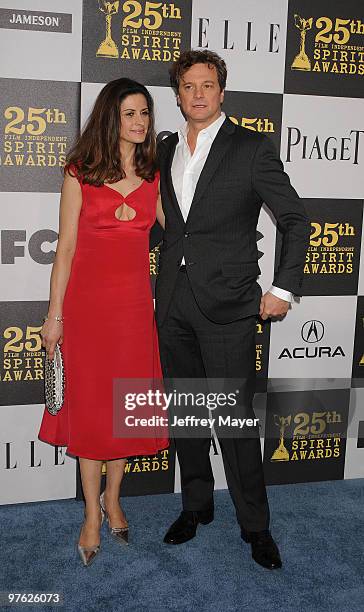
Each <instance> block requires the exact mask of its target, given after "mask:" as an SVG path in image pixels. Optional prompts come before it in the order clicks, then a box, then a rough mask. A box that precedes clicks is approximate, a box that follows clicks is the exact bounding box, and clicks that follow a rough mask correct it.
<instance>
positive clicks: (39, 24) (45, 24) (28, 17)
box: [0, 8, 72, 33]
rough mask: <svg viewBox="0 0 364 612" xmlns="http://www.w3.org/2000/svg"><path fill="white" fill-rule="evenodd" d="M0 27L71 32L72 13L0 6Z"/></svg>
mask: <svg viewBox="0 0 364 612" xmlns="http://www.w3.org/2000/svg"><path fill="white" fill-rule="evenodd" d="M0 28H4V29H5V28H7V29H14V30H37V31H41V30H43V31H46V32H62V33H71V32H72V15H71V14H69V13H48V12H47V13H46V12H41V11H18V10H15V9H5V8H0Z"/></svg>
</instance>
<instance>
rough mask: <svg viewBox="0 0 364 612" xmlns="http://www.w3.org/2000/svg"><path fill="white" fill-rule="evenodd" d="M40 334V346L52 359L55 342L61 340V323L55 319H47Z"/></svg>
mask: <svg viewBox="0 0 364 612" xmlns="http://www.w3.org/2000/svg"><path fill="white" fill-rule="evenodd" d="M40 335H41V338H42V346H44V348H45V350H46V351H47V354H48V357H49V358H50V359H53V357H54V349H55V347H56V344H57V342H58V344H62V342H63V323H61V322H60V321H56V320H55V319H48V320H47V321H45V322H44V324H43V327H42V329H41V332H40Z"/></svg>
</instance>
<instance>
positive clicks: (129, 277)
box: [38, 174, 169, 460]
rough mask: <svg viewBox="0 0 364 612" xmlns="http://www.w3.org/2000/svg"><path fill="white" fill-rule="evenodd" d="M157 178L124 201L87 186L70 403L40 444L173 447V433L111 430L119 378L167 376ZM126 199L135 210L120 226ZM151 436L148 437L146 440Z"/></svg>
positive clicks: (90, 455)
mask: <svg viewBox="0 0 364 612" xmlns="http://www.w3.org/2000/svg"><path fill="white" fill-rule="evenodd" d="M158 181H159V174H157V175H156V177H155V179H154V181H153V182H151V183H148V182H147V181H145V180H144V181H143V182H142V183H141V185H139V187H138V188H137V189H135V190H134V191H133V192H132V193H130V194H128V195H127V196H126V197H125V198H124V197H123V196H122V195H120V194H119V193H118V192H117V191H116V190H115V189H113V188H112V187H108V186H107V185H103V186H101V187H94V186H92V185H87V184H82V183H81V182H80V185H81V190H82V208H81V213H80V218H79V226H78V236H77V244H76V251H75V254H74V257H73V261H72V268H71V274H70V278H69V282H68V285H67V289H66V293H65V297H64V304H63V317H64V324H63V327H64V340H63V344H62V347H61V348H62V354H63V359H64V368H65V379H66V388H65V402H64V405H63V407H62V408H61V410H60V412H59V413H58V414H57V415H56V416H52V415H51V414H49V412H48V411H47V409H45V410H44V414H43V419H42V423H41V427H40V430H39V435H38V437H39V439H40V440H42V441H44V442H49V443H50V444H55V445H58V446H67V453H68V454H70V455H74V456H79V457H84V458H87V459H98V460H108V459H117V458H123V457H130V456H134V455H149V454H155V453H156V452H157V451H158V450H161V449H164V448H166V447H168V444H169V441H168V437H167V428H164V429H162V430H161V429H160V428H159V429H158V428H156V429H155V432H156V436H155V437H147V438H120V437H115V435H114V431H113V379H115V378H124V379H125V378H153V379H161V378H162V372H161V366H160V361H159V351H158V337H157V331H156V324H155V319H154V308H153V299H152V291H151V284H150V275H149V232H150V228H151V227H152V225H153V224H154V222H155V219H156V203H157V191H158ZM123 202H125V203H126V204H127V205H128V206H129V207H131V208H133V209H134V210H135V211H136V215H135V217H134V219H133V220H132V221H119V220H118V219H117V218H116V216H115V211H116V210H117V209H118V208H119V206H120V205H121V204H123ZM150 435H151V434H150V433H149V432H148V436H150Z"/></svg>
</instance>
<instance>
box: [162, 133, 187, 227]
mask: <svg viewBox="0 0 364 612" xmlns="http://www.w3.org/2000/svg"><path fill="white" fill-rule="evenodd" d="M173 136H174V139H173V141H172V143H171V145H170V148H169V152H168V154H167V156H166V177H167V187H168V191H169V193H170V195H171V202H172V206H173V207H174V209H175V211H176V213H177V216H178V217H179V219H180V221H181V223H182V224H183V225H184V223H185V221H184V218H183V215H182V212H181V209H180V207H179V204H178V200H177V196H176V192H175V190H174V187H173V181H172V172H171V169H172V161H173V156H174V152H175V150H176V146H177V143H178V135H177V134H173Z"/></svg>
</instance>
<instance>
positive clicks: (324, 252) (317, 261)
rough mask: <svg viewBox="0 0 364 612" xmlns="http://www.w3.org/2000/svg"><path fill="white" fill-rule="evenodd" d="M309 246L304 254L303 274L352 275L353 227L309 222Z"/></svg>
mask: <svg viewBox="0 0 364 612" xmlns="http://www.w3.org/2000/svg"><path fill="white" fill-rule="evenodd" d="M311 230H312V231H311V236H310V246H309V247H308V250H307V254H306V262H305V266H304V273H305V274H313V275H314V274H340V275H341V274H344V275H345V274H349V275H350V274H352V273H353V260H354V255H355V247H354V246H352V244H351V243H352V240H351V239H353V238H354V237H355V235H356V232H355V227H354V226H353V225H350V223H347V222H346V223H342V222H336V223H328V222H326V223H322V222H317V221H311Z"/></svg>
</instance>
